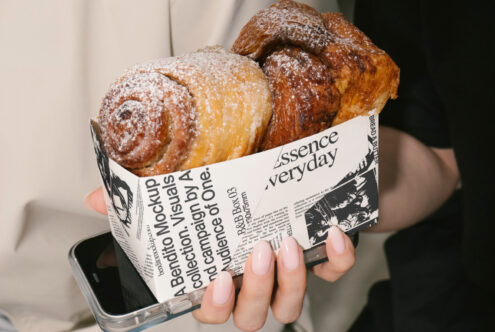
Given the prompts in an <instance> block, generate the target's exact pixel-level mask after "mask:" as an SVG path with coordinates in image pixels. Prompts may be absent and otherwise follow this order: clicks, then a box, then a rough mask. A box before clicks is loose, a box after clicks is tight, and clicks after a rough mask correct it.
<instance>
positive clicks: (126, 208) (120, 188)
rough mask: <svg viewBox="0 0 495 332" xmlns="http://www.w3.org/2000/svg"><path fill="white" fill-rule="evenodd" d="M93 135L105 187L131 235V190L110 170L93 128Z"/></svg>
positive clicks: (114, 208) (106, 157)
mask: <svg viewBox="0 0 495 332" xmlns="http://www.w3.org/2000/svg"><path fill="white" fill-rule="evenodd" d="M91 134H92V136H93V141H94V148H95V153H96V161H97V163H98V169H99V170H100V174H101V178H102V180H103V185H104V187H105V190H106V191H107V194H108V197H109V198H110V200H111V202H112V207H113V210H114V211H115V214H116V215H117V217H118V218H119V220H120V222H121V224H122V228H123V229H124V231H125V233H126V234H127V235H129V231H128V228H130V226H131V220H132V219H131V213H130V211H131V208H132V204H133V194H132V191H131V188H130V187H129V185H128V184H127V183H126V182H125V181H124V180H122V179H121V178H120V177H118V176H117V175H116V174H115V173H114V172H112V171H111V170H110V165H109V160H108V156H107V154H106V152H105V150H104V149H103V148H102V147H101V145H100V142H99V140H98V138H97V137H96V133H95V131H94V129H93V128H91Z"/></svg>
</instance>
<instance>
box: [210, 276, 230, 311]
mask: <svg viewBox="0 0 495 332" xmlns="http://www.w3.org/2000/svg"><path fill="white" fill-rule="evenodd" d="M231 294H232V277H231V275H230V273H228V272H227V271H222V272H220V273H219V274H218V276H217V278H216V279H215V281H214V282H213V303H215V304H216V305H223V304H225V303H227V301H228V300H229V299H230V296H231Z"/></svg>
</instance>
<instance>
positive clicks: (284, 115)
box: [232, 0, 399, 149]
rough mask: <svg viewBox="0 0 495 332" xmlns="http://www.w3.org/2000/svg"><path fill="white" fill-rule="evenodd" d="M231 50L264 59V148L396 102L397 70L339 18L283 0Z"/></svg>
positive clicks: (245, 31)
mask: <svg viewBox="0 0 495 332" xmlns="http://www.w3.org/2000/svg"><path fill="white" fill-rule="evenodd" d="M232 50H233V51H234V52H236V53H238V54H241V55H246V56H248V57H250V58H252V59H255V60H256V61H258V62H259V63H260V65H262V67H263V71H264V73H265V74H266V75H267V77H268V80H269V82H270V88H271V91H272V94H273V96H274V98H273V99H274V110H273V118H272V120H271V122H270V124H269V128H268V134H267V135H266V137H265V139H264V141H263V143H262V147H263V149H269V148H273V147H276V146H278V145H282V144H285V143H288V142H291V141H294V140H297V139H300V138H302V137H305V136H308V135H311V134H315V133H317V132H319V131H321V130H324V129H326V128H328V127H330V126H331V125H336V124H339V123H341V122H343V121H346V120H349V119H351V118H353V117H355V116H358V115H367V114H369V113H379V112H380V111H381V109H382V108H383V106H384V105H385V103H386V102H387V100H388V99H389V98H396V97H397V87H398V84H399V68H398V67H397V66H396V65H395V63H394V62H393V61H392V59H391V58H390V57H389V56H388V55H387V54H386V53H385V52H384V51H382V50H380V49H379V48H378V47H376V46H375V45H374V44H373V43H372V42H371V40H370V39H369V38H368V37H366V36H365V35H364V34H363V33H362V32H361V31H359V29H357V28H356V27H355V26H353V25H352V24H351V23H349V22H348V21H347V20H346V19H345V18H344V17H343V16H342V15H341V14H339V13H326V14H320V13H319V12H318V11H316V10H315V9H313V8H311V7H310V6H307V5H304V4H300V3H297V2H294V1H291V0H281V1H279V2H277V3H275V4H273V5H272V6H271V7H269V8H267V9H265V10H261V11H260V12H258V13H257V14H256V15H255V16H253V17H252V18H251V20H250V21H249V22H248V23H247V24H246V25H245V26H244V27H243V28H242V30H241V32H240V34H239V37H238V38H237V40H236V41H235V42H234V45H233V47H232Z"/></svg>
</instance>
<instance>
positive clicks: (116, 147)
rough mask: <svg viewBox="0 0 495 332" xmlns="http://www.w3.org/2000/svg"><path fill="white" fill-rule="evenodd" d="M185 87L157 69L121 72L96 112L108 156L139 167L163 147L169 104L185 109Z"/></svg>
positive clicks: (168, 128)
mask: <svg viewBox="0 0 495 332" xmlns="http://www.w3.org/2000/svg"><path fill="white" fill-rule="evenodd" d="M189 97H190V96H189V93H188V91H187V89H186V88H185V87H183V86H181V85H180V84H177V83H176V82H174V81H173V80H171V79H169V78H168V77H166V76H164V75H162V74H160V73H157V72H140V73H133V74H131V75H124V76H123V77H122V78H120V79H119V80H118V81H117V82H115V83H114V84H113V85H112V86H111V88H110V91H109V92H108V93H107V95H106V96H105V98H104V100H103V104H102V108H101V110H100V114H99V122H100V126H101V128H102V138H103V141H104V143H105V149H106V151H107V153H109V155H110V157H111V158H112V159H114V160H115V161H117V162H118V163H120V164H122V165H123V166H125V167H129V168H138V167H142V166H143V165H146V164H148V163H149V162H150V160H152V159H154V158H156V156H157V154H159V153H160V151H162V150H163V145H164V143H165V141H166V140H167V138H166V137H167V134H168V133H169V131H170V130H171V128H170V123H169V122H168V119H169V117H170V116H169V115H168V113H169V112H170V108H171V107H179V108H181V109H183V110H184V112H183V113H184V114H183V116H184V117H186V116H187V117H189V118H191V119H192V120H194V119H195V113H194V112H192V114H187V112H185V110H186V108H187V107H186V105H185V103H187V100H188V98H189Z"/></svg>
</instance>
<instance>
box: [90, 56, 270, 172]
mask: <svg viewBox="0 0 495 332" xmlns="http://www.w3.org/2000/svg"><path fill="white" fill-rule="evenodd" d="M271 113H272V102H271V95H270V90H269V88H268V82H267V80H266V77H265V75H264V74H263V72H262V71H261V69H260V68H259V66H258V65H257V64H256V63H255V62H254V61H252V60H250V59H248V58H246V57H242V56H240V55H237V54H233V53H231V52H227V51H225V50H223V49H221V48H220V47H209V48H205V49H202V50H199V51H197V52H194V53H189V54H186V55H183V56H179V57H171V58H165V59H160V60H157V61H153V62H150V63H147V64H142V65H138V66H136V67H134V68H133V69H131V70H130V71H129V72H127V73H126V74H124V75H123V76H122V77H121V78H120V79H119V80H118V81H117V82H115V83H114V84H113V85H112V86H111V88H110V91H109V92H108V93H107V95H106V97H105V98H104V100H103V105H102V107H101V110H100V113H99V125H100V129H101V137H102V141H103V144H104V147H105V150H106V152H107V154H108V155H109V156H110V158H112V159H113V160H115V161H116V162H117V163H119V164H120V165H122V166H124V167H126V168H127V169H129V170H130V171H132V172H133V173H135V174H137V175H139V176H149V175H156V174H164V173H169V172H173V171H178V170H183V169H189V168H193V167H198V166H203V165H207V164H212V163H216V162H220V161H224V160H229V159H233V158H238V157H241V156H244V155H247V154H250V153H253V152H255V151H257V149H258V147H259V145H260V143H261V140H262V138H263V136H264V133H265V131H266V127H267V124H268V121H269V120H270V117H271Z"/></svg>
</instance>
